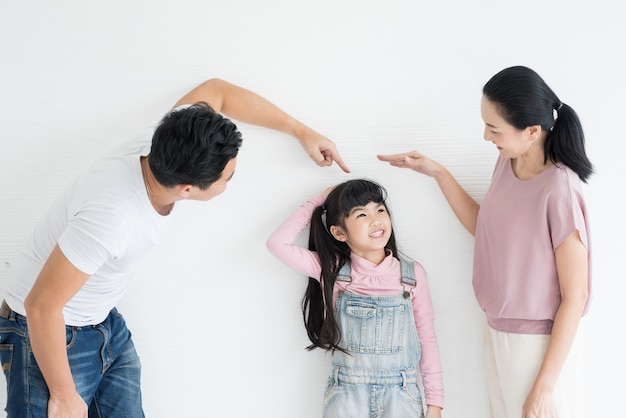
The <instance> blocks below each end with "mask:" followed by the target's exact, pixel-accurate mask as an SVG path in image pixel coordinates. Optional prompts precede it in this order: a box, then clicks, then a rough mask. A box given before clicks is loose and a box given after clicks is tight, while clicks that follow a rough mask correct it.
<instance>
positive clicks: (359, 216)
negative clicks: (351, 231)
mask: <svg viewBox="0 0 626 418" xmlns="http://www.w3.org/2000/svg"><path fill="white" fill-rule="evenodd" d="M364 216H365V214H364V213H359V214H357V215H356V217H357V218H362V217H364Z"/></svg>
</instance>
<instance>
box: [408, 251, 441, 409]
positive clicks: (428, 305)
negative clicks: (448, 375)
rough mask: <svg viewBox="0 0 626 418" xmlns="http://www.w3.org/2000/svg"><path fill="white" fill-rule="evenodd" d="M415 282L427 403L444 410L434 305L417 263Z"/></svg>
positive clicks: (422, 271)
mask: <svg viewBox="0 0 626 418" xmlns="http://www.w3.org/2000/svg"><path fill="white" fill-rule="evenodd" d="M415 281H416V285H415V289H414V290H413V314H414V317H415V325H416V327H417V334H418V335H419V341H420V346H421V349H422V357H421V359H420V369H421V372H422V379H423V381H424V392H425V395H426V403H427V404H428V405H434V406H439V407H441V408H443V377H442V369H441V359H440V356H439V344H438V343H437V335H436V333H435V315H434V309H433V303H432V300H431V297H430V292H429V290H428V282H427V280H426V273H425V271H424V269H423V268H422V266H420V265H419V264H417V263H415Z"/></svg>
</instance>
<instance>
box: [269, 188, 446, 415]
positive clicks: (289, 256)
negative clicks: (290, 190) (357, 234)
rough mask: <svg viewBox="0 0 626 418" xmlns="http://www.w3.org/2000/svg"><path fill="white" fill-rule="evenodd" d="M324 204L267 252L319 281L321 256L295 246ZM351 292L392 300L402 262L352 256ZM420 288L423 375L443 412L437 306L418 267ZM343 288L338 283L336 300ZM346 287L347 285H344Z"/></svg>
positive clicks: (313, 203) (303, 210)
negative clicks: (435, 318)
mask: <svg viewBox="0 0 626 418" xmlns="http://www.w3.org/2000/svg"><path fill="white" fill-rule="evenodd" d="M323 203H324V199H323V197H321V196H318V197H317V198H314V199H311V200H308V201H306V202H305V203H304V204H303V205H302V206H300V208H299V209H298V210H296V211H295V212H294V213H293V214H291V215H290V216H289V217H288V218H287V219H286V220H285V221H284V222H283V223H282V225H280V226H279V227H278V229H276V231H274V233H273V234H272V235H271V236H270V237H269V239H268V240H267V248H268V249H269V251H270V252H271V253H272V254H273V255H274V256H276V258H278V259H279V260H281V261H282V262H283V263H285V264H287V265H288V266H290V267H292V268H294V269H295V270H297V271H299V272H301V273H303V274H305V275H306V276H309V277H314V278H317V279H319V277H320V275H321V271H322V270H321V265H320V260H319V256H318V254H317V252H315V251H310V250H308V249H306V248H303V247H301V246H298V245H296V244H295V241H296V238H297V237H298V235H299V234H300V232H301V231H302V230H303V229H304V228H306V227H307V226H308V225H309V223H310V220H311V215H312V213H313V210H314V209H315V208H316V207H317V206H319V205H321V204H323ZM350 258H351V277H352V282H351V283H350V292H353V293H355V294H359V295H373V296H389V295H396V294H398V293H400V292H402V291H403V290H404V289H403V288H402V283H401V280H400V274H399V273H400V261H399V260H398V259H397V258H395V257H393V256H392V255H391V254H389V255H388V256H387V257H386V258H385V259H384V260H383V261H382V262H381V263H380V264H375V263H372V262H371V261H369V260H366V259H364V258H362V257H359V256H357V255H354V254H352V255H351V257H350ZM415 281H416V286H415V288H414V289H413V291H412V293H413V297H412V303H413V314H414V318H415V326H416V327H417V333H418V335H419V340H420V346H421V350H422V357H421V359H420V371H421V374H422V378H423V382H424V392H425V395H426V403H427V404H428V405H433V406H439V407H441V408H443V379H442V371H441V360H440V358H439V348H438V345H437V336H436V334H435V326H434V312H433V304H432V300H431V298H430V293H429V291H428V282H427V281H426V274H425V272H424V269H423V268H422V266H420V265H419V264H417V263H415ZM340 286H341V284H339V283H336V284H335V288H334V289H333V293H334V297H335V298H336V297H337V292H338V291H339V289H340ZM344 286H345V284H344Z"/></svg>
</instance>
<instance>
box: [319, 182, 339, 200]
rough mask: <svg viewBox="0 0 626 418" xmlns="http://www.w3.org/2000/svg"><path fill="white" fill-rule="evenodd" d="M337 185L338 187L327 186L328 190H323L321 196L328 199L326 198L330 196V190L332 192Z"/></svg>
mask: <svg viewBox="0 0 626 418" xmlns="http://www.w3.org/2000/svg"><path fill="white" fill-rule="evenodd" d="M335 187H337V185H334V186H330V187H327V188H326V190H324V191H323V192H322V194H321V196H322V197H323V198H324V201H326V198H327V197H328V195H329V194H330V192H332V191H333V190H335Z"/></svg>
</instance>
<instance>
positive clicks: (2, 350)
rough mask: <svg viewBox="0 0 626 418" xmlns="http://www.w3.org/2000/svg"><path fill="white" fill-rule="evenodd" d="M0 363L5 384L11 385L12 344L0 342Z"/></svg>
mask: <svg viewBox="0 0 626 418" xmlns="http://www.w3.org/2000/svg"><path fill="white" fill-rule="evenodd" d="M0 364H2V372H3V373H4V377H6V379H7V386H9V387H10V385H11V366H12V365H13V344H0Z"/></svg>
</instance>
